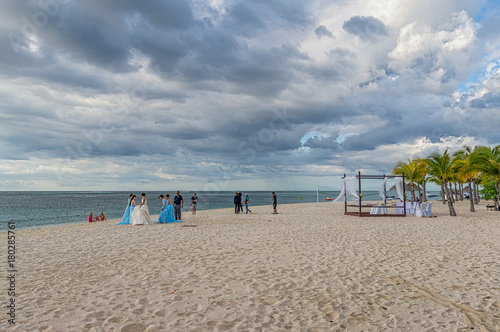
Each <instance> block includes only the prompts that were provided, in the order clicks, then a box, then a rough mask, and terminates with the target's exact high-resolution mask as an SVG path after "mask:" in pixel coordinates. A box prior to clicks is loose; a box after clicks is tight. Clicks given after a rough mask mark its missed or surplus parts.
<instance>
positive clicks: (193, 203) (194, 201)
mask: <svg viewBox="0 0 500 332" xmlns="http://www.w3.org/2000/svg"><path fill="white" fill-rule="evenodd" d="M197 204H198V196H196V193H194V194H193V197H191V212H192V213H193V214H196V205H197Z"/></svg>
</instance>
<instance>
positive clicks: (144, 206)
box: [132, 193, 155, 225]
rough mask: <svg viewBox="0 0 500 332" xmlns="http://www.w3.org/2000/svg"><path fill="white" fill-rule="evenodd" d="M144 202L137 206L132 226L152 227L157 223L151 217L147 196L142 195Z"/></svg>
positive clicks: (133, 214)
mask: <svg viewBox="0 0 500 332" xmlns="http://www.w3.org/2000/svg"><path fill="white" fill-rule="evenodd" d="M141 196H142V201H141V203H140V204H137V205H136V206H135V208H134V211H133V212H132V225H152V224H154V223H155V222H154V221H153V220H152V219H151V217H150V216H149V208H148V200H147V199H146V194H145V193H142V194H141Z"/></svg>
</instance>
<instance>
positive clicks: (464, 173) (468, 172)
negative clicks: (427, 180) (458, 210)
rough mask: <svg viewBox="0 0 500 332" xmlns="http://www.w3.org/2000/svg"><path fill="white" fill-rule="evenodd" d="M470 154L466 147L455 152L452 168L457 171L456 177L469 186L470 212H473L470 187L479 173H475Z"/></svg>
mask: <svg viewBox="0 0 500 332" xmlns="http://www.w3.org/2000/svg"><path fill="white" fill-rule="evenodd" d="M471 154H472V152H471V149H470V148H469V147H468V146H465V147H464V149H463V150H459V151H457V152H455V153H454V154H453V156H454V168H455V170H456V171H457V177H458V178H460V179H464V180H465V181H467V183H468V184H469V196H470V199H469V201H470V212H475V209H474V198H473V195H472V193H473V191H472V187H473V185H474V183H475V181H476V179H477V177H478V174H479V172H478V171H477V168H476V167H475V165H474V164H473V163H472V160H471Z"/></svg>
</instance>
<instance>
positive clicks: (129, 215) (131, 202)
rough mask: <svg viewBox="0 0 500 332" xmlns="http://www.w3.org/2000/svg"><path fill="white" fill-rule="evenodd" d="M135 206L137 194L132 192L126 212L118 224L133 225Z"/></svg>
mask: <svg viewBox="0 0 500 332" xmlns="http://www.w3.org/2000/svg"><path fill="white" fill-rule="evenodd" d="M134 206H135V195H134V194H130V196H129V199H128V202H127V207H126V208H125V213H124V214H123V218H122V221H121V222H119V223H118V224H117V225H132V210H134Z"/></svg>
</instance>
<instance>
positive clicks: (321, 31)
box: [314, 25, 334, 38]
mask: <svg viewBox="0 0 500 332" xmlns="http://www.w3.org/2000/svg"><path fill="white" fill-rule="evenodd" d="M314 33H315V34H316V36H318V38H322V37H329V38H334V37H333V34H332V33H331V32H330V31H328V29H327V28H326V27H325V26H324V25H320V26H319V27H317V28H316V30H314Z"/></svg>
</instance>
